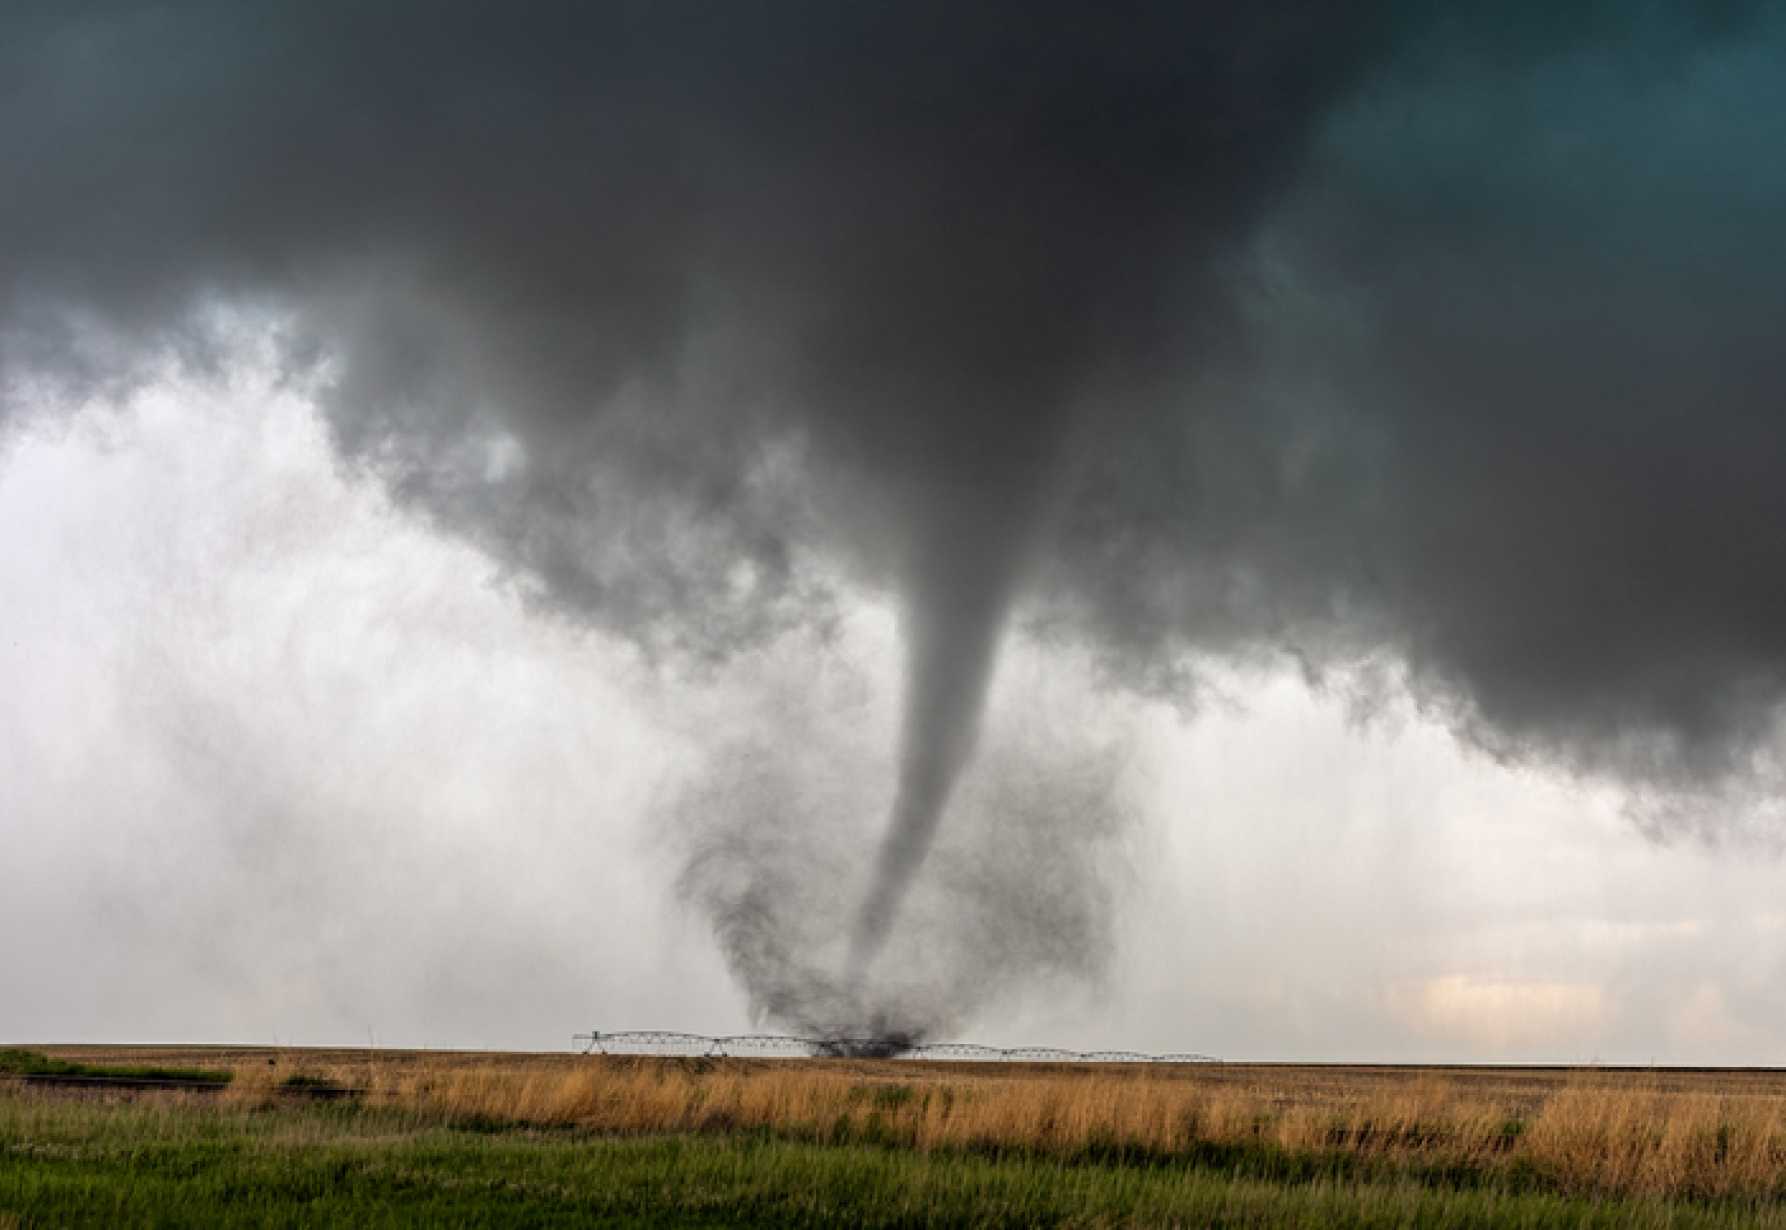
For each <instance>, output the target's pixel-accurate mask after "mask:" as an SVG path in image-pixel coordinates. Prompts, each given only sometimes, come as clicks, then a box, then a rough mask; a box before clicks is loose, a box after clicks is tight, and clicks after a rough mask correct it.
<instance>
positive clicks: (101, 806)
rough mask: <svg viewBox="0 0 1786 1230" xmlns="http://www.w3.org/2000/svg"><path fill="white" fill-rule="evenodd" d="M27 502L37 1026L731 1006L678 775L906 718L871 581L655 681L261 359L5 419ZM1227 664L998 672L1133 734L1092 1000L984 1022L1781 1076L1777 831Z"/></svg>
mask: <svg viewBox="0 0 1786 1230" xmlns="http://www.w3.org/2000/svg"><path fill="white" fill-rule="evenodd" d="M0 527H4V528H3V531H0V532H3V535H4V537H3V538H0V593H4V594H5V596H6V600H5V602H4V603H0V690H3V691H4V694H5V695H6V696H8V697H9V698H11V700H10V702H9V703H8V704H7V705H6V706H4V708H0V817H4V820H3V823H4V827H5V840H6V845H7V848H8V850H9V857H8V859H7V860H6V869H5V872H4V876H5V886H6V892H5V893H3V894H0V977H3V980H4V982H5V985H6V986H7V987H8V988H9V991H8V994H7V995H6V996H5V997H4V1000H3V1001H0V1037H4V1038H5V1039H7V1040H12V1041H45V1040H60V1041H123V1040H161V1041H191V1040H229V1041H241V1042H254V1043H272V1042H275V1041H277V1042H284V1043H359V1042H363V1041H365V1040H366V1039H367V1037H368V1036H369V1035H370V1036H372V1037H374V1038H376V1039H377V1041H378V1042H379V1043H381V1044H384V1045H418V1046H420V1045H426V1046H516V1047H555V1046H560V1045H567V1044H568V1041H569V1035H570V1034H571V1033H572V1032H573V1031H576V1030H582V1029H587V1028H590V1027H598V1028H630V1027H640V1028H658V1027H662V1028H678V1029H689V1030H697V1031H701V1032H714V1033H718V1032H727V1031H733V1030H741V1029H745V1028H747V1027H748V1026H749V1025H750V1022H749V1020H748V1017H747V1011H746V1004H745V1000H744V997H743V995H742V993H741V991H740V990H739V988H738V987H737V986H735V985H734V984H733V983H732V981H731V979H730V977H729V975H728V973H727V971H726V969H725V967H724V965H723V963H722V962H721V961H720V960H719V958H718V956H717V955H716V953H715V951H714V947H713V941H712V938H711V936H710V933H709V932H708V930H707V928H706V926H705V924H704V921H703V920H702V919H700V918H698V917H695V916H692V915H691V914H690V913H689V912H688V911H686V910H685V909H683V908H682V907H680V906H679V905H678V904H677V899H676V896H675V894H674V892H673V891H672V887H673V880H674V878H675V874H676V868H675V865H674V859H673V858H672V857H670V856H669V855H668V854H667V852H666V851H665V849H664V848H663V847H662V844H661V843H660V842H658V841H656V840H654V834H653V831H652V825H651V818H652V816H653V814H654V813H653V805H652V804H653V799H654V798H655V797H658V796H659V795H661V793H662V792H663V791H665V790H669V789H673V788H674V787H675V785H676V783H677V781H678V780H679V776H680V775H681V774H682V773H683V771H684V769H685V766H686V764H687V763H688V762H689V760H690V759H691V758H692V757H694V756H696V755H698V749H699V746H700V744H701V743H702V741H703V740H706V739H717V738H721V737H723V736H725V735H728V734H732V733H736V732H737V731H738V730H739V729H742V728H747V727H748V726H750V725H751V724H752V723H753V722H756V721H758V720H761V714H760V712H759V711H760V710H762V709H764V708H765V707H767V708H772V709H777V710H779V709H784V708H786V707H789V706H794V707H800V708H809V709H811V710H813V711H814V713H815V715H816V722H815V726H816V728H817V729H818V730H820V731H821V732H829V736H830V737H833V738H834V739H835V740H836V744H837V746H838V747H839V748H842V747H845V746H846V745H849V744H850V743H852V741H853V740H854V739H856V736H853V735H851V734H850V733H849V732H848V731H846V730H843V729H840V728H841V727H846V726H860V725H863V724H864V723H865V724H866V725H867V727H868V728H869V732H870V733H869V737H868V739H867V741H869V742H872V741H873V739H872V736H873V735H874V734H875V733H876V729H875V728H876V724H877V723H878V726H879V733H885V731H886V730H889V729H890V728H891V721H892V720H891V717H890V716H889V711H890V709H891V707H892V705H893V704H894V701H895V699H896V678H897V668H896V654H897V642H896V635H895V629H894V626H893V625H894V621H893V617H892V615H891V613H890V612H889V611H888V610H887V609H886V606H885V604H884V602H881V603H877V602H875V601H872V600H868V599H858V600H857V601H855V602H853V603H852V604H851V606H850V608H849V609H848V611H847V612H846V618H845V630H844V632H843V633H842V635H841V636H840V637H839V638H838V639H837V641H836V642H835V643H834V644H833V645H831V646H829V647H827V648H815V647H814V646H812V645H810V644H806V643H793V644H788V645H783V646H779V647H778V646H768V647H765V648H764V650H763V651H762V652H761V653H759V654H754V655H752V656H751V657H750V658H749V659H748V660H746V661H743V662H740V663H737V664H736V665H734V666H733V667H731V668H729V669H726V670H724V671H720V672H717V673H713V674H712V675H710V676H709V677H708V678H706V679H705V680H704V681H696V682H689V683H683V684H678V685H676V686H674V687H671V686H668V685H666V684H665V683H664V682H663V681H662V680H661V679H659V678H657V677H656V676H655V675H654V674H652V673H651V672H650V671H648V670H645V669H643V668H642V667H641V666H640V664H639V662H638V661H637V657H636V654H635V653H634V652H633V651H632V650H631V649H630V648H629V647H628V646H626V645H624V644H622V643H618V642H616V641H614V640H613V639H611V638H606V637H604V636H602V635H599V634H594V633H590V632H587V631H584V630H580V629H578V628H577V627H575V626H570V625H566V624H564V623H563V622H561V621H556V620H553V619H551V618H541V617H538V616H535V615H530V614H529V613H528V612H527V611H525V610H524V609H523V608H522V606H521V605H520V603H519V602H518V601H517V600H516V599H515V597H514V596H513V595H512V594H511V593H510V592H509V591H508V590H507V589H505V588H504V587H503V585H502V584H501V583H500V582H499V581H498V580H497V578H496V574H495V572H494V570H493V569H492V567H491V565H490V564H489V563H488V562H487V561H486V560H484V559H482V558H480V557H479V555H478V554H477V553H476V552H475V551H473V550H472V549H470V548H468V547H466V546H465V545H463V543H461V542H458V541H455V540H453V539H450V538H444V537H442V536H440V535H438V534H436V533H432V532H430V531H429V530H427V529H426V528H424V527H423V526H421V525H419V524H417V523H416V521H415V520H414V519H413V518H411V517H408V516H406V515H404V514H402V513H400V512H397V511H394V510H393V509H392V507H391V505H390V503H389V500H388V499H387V498H386V497H385V495H384V494H383V492H382V491H381V490H380V489H379V488H378V487H377V486H376V485H375V484H373V483H371V482H368V481H366V480H365V479H363V478H362V479H358V480H356V479H354V478H352V477H351V476H349V475H346V474H344V473H343V472H342V470H341V467H340V466H339V465H338V463H337V461H336V459H335V457H334V456H333V454H332V452H331V450H330V449H329V447H328V445H327V442H326V439H325V437H324V433H323V430H322V426H321V424H320V422H319V420H318V417H317V413H316V411H315V409H314V408H313V407H312V406H311V405H310V404H309V403H308V401H307V400H306V398H305V396H304V395H303V393H302V391H301V390H292V389H289V388H287V389H281V388H278V387H276V385H275V384H274V383H273V382H272V380H271V379H270V378H269V376H268V374H267V372H266V371H265V370H256V368H255V366H254V364H253V363H252V361H248V362H245V363H244V364H243V365H242V366H241V367H240V368H239V369H238V370H235V371H232V372H231V373H229V374H228V376H227V377H226V378H222V379H196V380H195V379H179V378H175V379H164V380H158V381H156V382H154V383H152V384H150V385H149V386H147V387H145V388H143V389H142V390H140V391H139V392H138V393H136V394H135V395H133V396H131V397H129V398H128V399H126V400H124V401H123V402H121V403H119V404H116V405H112V404H97V405H93V406H89V407H86V408H84V409H82V410H80V411H79V412H77V413H74V414H72V415H70V416H66V417H62V416H58V417H57V418H55V419H53V420H50V421H49V422H48V423H47V425H45V426H42V427H40V428H37V429H33V430H29V431H23V432H20V433H18V434H17V435H15V436H14V438H12V439H10V440H9V441H8V442H7V446H6V450H5V453H4V455H3V459H0ZM796 641H797V638H796ZM815 663H823V672H822V673H815V671H814V664H815ZM1221 682H1222V691H1223V693H1224V695H1225V699H1224V700H1223V701H1220V702H1212V703H1208V704H1205V705H1204V706H1203V707H1202V709H1201V710H1200V712H1198V713H1197V714H1195V715H1194V716H1189V717H1186V716H1184V715H1181V714H1179V713H1177V712H1176V711H1174V710H1172V709H1169V708H1166V707H1163V706H1159V705H1155V704H1150V703H1145V702H1140V701H1137V700H1135V699H1133V698H1132V697H1130V696H1127V695H1124V694H1112V693H1109V692H1107V691H1106V692H1100V691H1099V690H1098V688H1097V685H1096V683H1095V680H1094V678H1093V676H1092V675H1091V673H1090V672H1088V671H1087V670H1086V668H1085V664H1084V663H1083V662H1080V661H1077V660H1075V658H1074V657H1073V655H1072V654H1070V653H1062V652H1060V651H1058V650H1048V649H1039V648H1037V647H1035V646H1034V645H1033V644H1024V643H1020V644H1019V646H1018V647H1017V649H1016V651H1015V652H1014V653H1012V654H1011V655H1010V656H1009V657H1008V658H1007V660H1006V661H1005V663H1004V665H1003V667H1002V668H1001V673H1000V677H999V680H998V683H997V694H998V697H999V700H998V702H997V703H996V704H995V708H994V713H993V718H992V728H993V732H994V733H992V734H991V735H990V736H989V737H991V738H995V739H996V738H997V734H996V732H997V730H998V729H999V728H1000V725H1001V724H1005V725H1009V724H1013V723H1018V722H1023V721H1027V722H1030V723H1036V722H1040V723H1042V724H1044V725H1046V724H1050V723H1059V724H1067V725H1074V726H1077V725H1079V724H1083V723H1088V722H1089V723H1092V724H1094V725H1097V726H1099V727H1100V728H1102V729H1104V730H1106V731H1109V732H1116V733H1120V735H1121V737H1122V739H1123V740H1124V742H1125V745H1126V746H1127V747H1128V748H1129V749H1130V751H1129V754H1128V756H1127V759H1126V760H1125V763H1124V766H1123V789H1124V791H1125V792H1126V793H1127V794H1129V795H1130V796H1131V797H1132V798H1133V800H1134V803H1135V807H1136V809H1137V811H1138V813H1139V817H1138V820H1137V822H1136V824H1135V826H1134V827H1133V829H1132V830H1130V831H1129V832H1128V833H1127V835H1126V836H1125V839H1124V842H1125V848H1124V851H1123V861H1124V864H1125V870H1124V871H1123V873H1122V874H1121V875H1120V876H1119V877H1118V882H1119V885H1120V888H1119V891H1120V895H1121V897H1122V904H1121V906H1120V910H1119V917H1120V926H1121V931H1122V939H1121V942H1120V946H1119V952H1120V958H1119V960H1118V961H1117V962H1116V963H1115V965H1114V967H1113V968H1112V969H1110V971H1109V972H1108V976H1107V981H1106V983H1105V984H1104V986H1103V987H1102V989H1100V990H1099V991H1097V992H1096V993H1095V994H1088V993H1085V992H1078V993H1074V992H1072V991H1070V990H1069V991H1068V992H1066V993H1063V994H1060V995H1058V996H1047V995H1044V996H1039V997H1031V998H1030V999H1029V1000H1027V1001H1026V1000H1023V999H1022V998H1021V997H1019V999H1018V1001H1016V1002H1013V1003H1009V1004H1001V1005H998V1006H997V1007H996V1009H995V1010H992V1011H989V1012H988V1013H987V1014H986V1015H985V1016H984V1017H982V1018H981V1019H977V1020H974V1021H972V1022H971V1023H970V1024H969V1025H968V1027H967V1028H966V1032H967V1033H968V1034H969V1035H970V1036H972V1037H973V1038H975V1039H979V1040H985V1041H989V1042H994V1043H1004V1044H1016V1043H1025V1042H1032V1041H1037V1042H1047V1043H1054V1044H1060V1045H1068V1046H1083V1047H1092V1046H1113V1047H1114V1046H1124V1047H1140V1048H1152V1049H1161V1050H1166V1049H1191V1050H1203V1051H1207V1052H1212V1053H1215V1054H1219V1055H1223V1056H1229V1057H1235V1058H1241V1057H1247V1058H1306V1059H1342V1058H1350V1059H1388V1060H1425V1059H1470V1060H1513V1059H1532V1060H1557V1061H1586V1060H1593V1059H1599V1060H1602V1061H1606V1062H1640V1063H1641V1062H1649V1061H1650V1060H1652V1059H1653V1060H1655V1061H1657V1062H1674V1063H1778V1062H1781V1061H1783V1060H1786V1032H1783V1029H1782V1025H1781V1022H1782V1021H1783V1020H1786V1011H1783V1009H1786V1003H1783V1002H1782V999H1783V997H1786V991H1783V990H1782V987H1786V978H1783V977H1782V976H1783V975H1786V907H1782V905H1781V892H1780V888H1781V882H1782V876H1783V874H1786V869H1783V868H1782V867H1781V865H1780V863H1779V862H1778V860H1777V858H1776V857H1775V856H1774V855H1773V854H1772V853H1771V852H1769V851H1767V850H1766V849H1763V848H1761V847H1759V846H1757V845H1756V844H1755V843H1752V842H1750V843H1736V844H1730V843H1726V844H1725V845H1724V846H1722V847H1721V848H1710V847H1707V846H1705V845H1703V844H1701V843H1697V842H1693V841H1681V842H1676V843H1674V844H1671V845H1660V844H1657V843H1655V842H1653V841H1651V840H1649V839H1647V838H1646V837H1644V836H1643V835H1642V834H1641V833H1640V832H1639V831H1638V829H1637V828H1636V827H1635V826H1634V825H1633V824H1632V823H1630V821H1629V820H1628V819H1627V818H1626V817H1625V816H1624V815H1622V814H1621V812H1620V809H1619V806H1618V801H1617V800H1616V799H1614V798H1610V797H1607V792H1605V791H1604V790H1602V791H1599V792H1597V793H1596V792H1595V791H1593V790H1590V789H1586V788H1581V787H1577V786H1573V785H1571V784H1570V783H1569V782H1568V781H1567V780H1564V779H1562V778H1560V777H1558V776H1556V775H1554V774H1546V773H1544V772H1538V771H1532V770H1528V769H1521V768H1517V767H1505V766H1502V765H1498V764H1496V763H1495V762H1494V761H1492V760H1491V759H1489V758H1488V757H1486V756H1485V755H1483V754H1482V753H1480V752H1478V751H1474V750H1471V749H1469V748H1468V747H1465V746H1460V744H1459V743H1458V742H1457V740H1456V739H1455V738H1454V737H1453V736H1452V735H1450V734H1449V733H1447V732H1446V731H1445V730H1444V729H1443V728H1441V727H1439V726H1437V725H1434V724H1432V723H1430V722H1427V721H1423V720H1422V719H1421V718H1420V717H1419V716H1418V715H1417V714H1415V713H1414V712H1412V709H1411V706H1409V705H1408V704H1407V703H1406V702H1400V703H1398V704H1396V705H1395V706H1393V708H1392V710H1391V712H1389V713H1387V714H1384V715H1381V716H1379V717H1378V718H1377V719H1376V720H1374V721H1372V722H1369V723H1367V724H1363V725H1360V724H1358V723H1357V722H1356V721H1355V720H1353V719H1352V718H1350V717H1349V716H1348V713H1347V711H1346V708H1345V706H1344V705H1343V704H1342V703H1341V702H1340V700H1338V699H1337V698H1335V697H1333V696H1330V695H1322V694H1319V693H1316V692H1311V690H1310V689H1309V687H1308V686H1306V684H1304V683H1303V682H1302V681H1301V679H1300V678H1299V677H1298V676H1297V675H1296V674H1295V673H1294V672H1291V671H1289V670H1286V669H1279V670H1270V669H1261V670H1257V671H1251V672H1247V671H1238V670H1228V671H1225V672H1224V673H1222V675H1221ZM773 720H775V721H780V720H783V719H782V717H780V716H777V717H776V718H774V719H773ZM842 754H851V753H848V752H844V753H842Z"/></svg>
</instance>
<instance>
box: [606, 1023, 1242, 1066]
mask: <svg viewBox="0 0 1786 1230" xmlns="http://www.w3.org/2000/svg"><path fill="white" fill-rule="evenodd" d="M571 1046H572V1049H574V1050H577V1051H580V1052H581V1053H582V1054H585V1055H663V1056H680V1057H687V1058H703V1059H735V1058H740V1057H743V1056H750V1057H753V1058H759V1059H917V1060H935V1061H954V1062H960V1063H1220V1062H1221V1060H1219V1059H1217V1058H1216V1057H1215V1056H1213V1055H1203V1054H1199V1053H1197V1052H1195V1051H1168V1052H1166V1053H1163V1054H1157V1055H1155V1054H1147V1053H1145V1052H1142V1051H1072V1050H1066V1049H1064V1048H1062V1047H1057V1046H1011V1047H1004V1046H984V1045H981V1044H980V1043H976V1042H920V1043H911V1042H906V1041H905V1040H903V1039H900V1038H872V1037H864V1038H855V1037H831V1038H801V1037H796V1036H794V1035H792V1034H724V1035H719V1036H714V1035H709V1034H691V1033H684V1032H682V1031H680V1030H674V1029H622V1030H607V1031H604V1030H600V1029H592V1030H590V1031H589V1032H588V1033H583V1034H573V1035H571Z"/></svg>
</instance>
